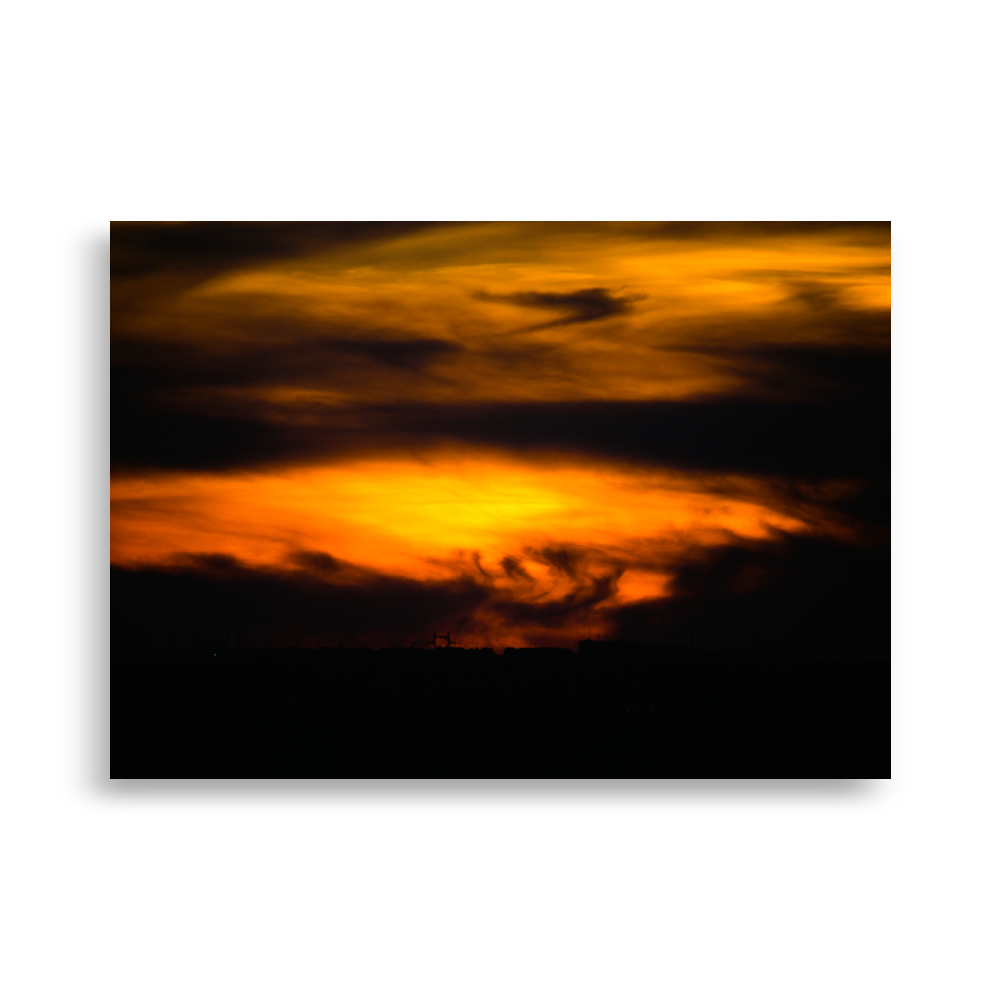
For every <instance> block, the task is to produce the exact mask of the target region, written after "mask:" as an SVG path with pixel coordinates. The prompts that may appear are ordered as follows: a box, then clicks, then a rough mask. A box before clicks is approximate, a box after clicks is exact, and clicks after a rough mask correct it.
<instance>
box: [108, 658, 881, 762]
mask: <svg viewBox="0 0 1000 1000" xmlns="http://www.w3.org/2000/svg"><path fill="white" fill-rule="evenodd" d="M112 665H113V685H112V691H113V694H112V719H113V727H112V733H113V739H112V775H113V776H114V777H163V778H175V777H205V778H218V777H240V778H250V777H278V778H298V777H623V778H624V777H886V776H888V775H889V663H888V661H877V660H852V661H849V662H833V661H827V662H805V661H803V660H801V659H800V658H799V657H798V655H797V651H796V649H795V647H793V646H781V645H778V644H775V645H765V644H756V645H751V646H749V647H746V648H742V649H734V650H729V651H727V652H725V653H711V654H710V653H705V652H700V651H698V650H695V649H691V648H686V647H651V646H642V645H639V644H628V643H614V642H608V643H596V642H588V641H586V640H585V641H583V642H581V643H580V646H579V652H578V653H574V652H573V651H571V650H567V649H508V650H506V651H505V652H504V653H503V654H495V653H494V652H493V650H489V649H487V650H474V649H459V648H451V649H445V648H439V649H426V650H421V649H413V650H410V649H401V650H400V649H385V650H367V649H294V648H289V649H284V650H278V649H261V650H239V651H237V650H231V649H226V648H225V646H224V645H222V644H219V645H218V646H212V645H211V644H205V645H204V646H203V647H202V648H199V649H191V650H186V651H183V652H165V651H159V652H120V653H115V654H113V657H112Z"/></svg>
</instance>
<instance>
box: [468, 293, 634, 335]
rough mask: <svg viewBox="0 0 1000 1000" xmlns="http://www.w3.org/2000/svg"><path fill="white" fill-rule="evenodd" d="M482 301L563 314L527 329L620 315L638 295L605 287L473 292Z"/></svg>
mask: <svg viewBox="0 0 1000 1000" xmlns="http://www.w3.org/2000/svg"><path fill="white" fill-rule="evenodd" d="M474 297H475V298H477V299H479V300H480V301H482V302H503V303H506V304H507V305H512V306H524V307H525V308H527V309H542V310H546V311H549V312H558V313H563V316H562V317H561V318H560V319H556V320H551V321H550V322H547V323H542V324H539V325H538V326H532V327H530V328H529V329H530V330H547V329H550V328H552V327H555V326H567V325H569V324H571V323H591V322H593V321H594V320H598V319H605V318H606V317H608V316H620V315H622V314H623V313H627V312H629V311H630V310H631V308H632V306H633V304H634V303H636V302H638V301H640V300H641V299H643V298H644V296H642V295H613V294H612V293H611V292H610V291H609V290H608V289H607V288H581V289H580V290H579V291H576V292H515V293H514V294H512V295H493V294H491V293H489V292H476V293H475V296H474Z"/></svg>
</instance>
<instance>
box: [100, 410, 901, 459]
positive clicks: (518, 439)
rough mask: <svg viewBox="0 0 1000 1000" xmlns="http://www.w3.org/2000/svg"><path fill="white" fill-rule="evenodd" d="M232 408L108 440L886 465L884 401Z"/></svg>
mask: <svg viewBox="0 0 1000 1000" xmlns="http://www.w3.org/2000/svg"><path fill="white" fill-rule="evenodd" d="M267 410H268V408H267V407H263V406H262V407H261V416H260V417H258V418H253V417H226V416H217V417H216V416H202V415H191V414H183V413H170V412H166V411H162V410H159V409H155V408H154V409H148V410H142V409H140V408H138V407H135V408H133V409H132V410H131V411H130V412H129V414H128V419H124V417H123V418H122V419H121V420H119V419H118V413H117V412H116V429H115V435H114V439H113V442H112V459H113V462H114V463H115V465H116V466H117V467H118V468H121V469H124V468H126V467H134V468H139V467H159V468H164V469H177V470H180V469H190V470H207V469H219V470H223V469H234V468H238V467H240V466H247V467H249V466H254V465H256V466H268V465H275V464H282V463H292V462H315V461H321V460H323V459H327V458H336V457H342V456H359V455H364V454H368V453H373V452H376V451H380V452H382V453H385V454H392V453H393V452H399V451H412V450H413V449H418V448H422V447H427V446H433V445H438V444H448V443H459V444H471V445H486V446H490V447H497V448H504V449H508V450H514V451H525V452H535V453H543V452H552V451H559V452H563V453H569V454H575V455H580V456H585V457H586V456H590V457H593V458H598V459H611V460H625V461H638V462H648V463H653V464H655V465H660V466H665V467H674V468H681V469H691V470H703V471H713V472H725V471H731V472H741V473H762V474H777V475H805V476H822V475H825V476H834V477H836V476H857V475H868V474H871V473H873V472H878V471H881V470H884V469H885V468H886V467H887V464H888V455H889V452H888V449H889V423H888V417H889V408H888V401H878V402H871V401H868V400H862V401H861V402H857V403H854V402H850V403H847V404H845V403H837V402H825V403H824V402H818V403H813V402H789V403H772V402H753V401H742V400H730V399H721V400H712V401H701V402H665V403H664V402H604V401H597V402H572V403H494V404H479V405H476V404H456V405H445V404H435V405H430V404H425V405H413V406H404V405H401V406H376V407H367V408H353V409H345V410H338V409H334V408H321V407H314V408H312V409H311V410H310V411H309V419H308V420H306V419H305V418H304V416H303V412H302V410H303V408H302V407H297V408H296V409H295V411H294V414H292V415H290V416H291V417H293V418H294V419H288V420H287V421H283V420H282V419H281V415H280V411H279V410H278V408H272V410H273V412H272V413H268V412H267Z"/></svg>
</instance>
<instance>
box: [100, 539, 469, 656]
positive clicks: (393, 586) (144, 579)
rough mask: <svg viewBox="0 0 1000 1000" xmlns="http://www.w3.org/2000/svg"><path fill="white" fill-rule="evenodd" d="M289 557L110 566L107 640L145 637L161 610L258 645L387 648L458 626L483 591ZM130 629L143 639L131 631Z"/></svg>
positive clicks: (122, 642) (329, 560) (310, 556)
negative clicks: (257, 563)
mask: <svg viewBox="0 0 1000 1000" xmlns="http://www.w3.org/2000/svg"><path fill="white" fill-rule="evenodd" d="M296 561H297V563H298V566H297V567H296V568H293V569H287V570H286V569H277V568H275V569H266V568H265V569H260V568H250V567H248V566H245V565H243V564H242V563H240V562H239V561H238V560H236V559H233V558H231V557H228V556H189V557H187V558H186V559H181V560H178V562H177V564H176V565H174V566H170V567H164V566H157V567H147V568H141V567H140V568H134V569H123V568H120V567H112V577H111V588H112V606H113V607H114V609H115V612H114V619H115V620H114V621H113V623H112V625H113V631H114V634H115V639H116V640H117V645H118V646H119V647H122V646H127V645H129V644H133V643H138V644H140V645H141V644H142V642H143V641H145V642H146V643H147V644H148V643H150V642H151V641H152V636H153V634H154V632H155V630H156V629H157V628H158V627H159V628H160V630H161V631H162V628H163V627H164V621H165V618H166V617H167V616H169V615H170V614H173V615H175V616H178V617H179V618H180V619H182V620H183V621H184V622H185V623H186V626H185V627H186V628H187V630H188V633H190V631H191V630H193V629H198V628H199V625H200V631H201V636H202V637H207V638H216V637H217V633H218V632H219V631H220V630H222V629H224V628H225V626H226V623H228V624H229V625H230V627H232V628H243V629H246V630H247V632H248V633H249V638H250V639H251V641H253V643H254V644H255V645H258V646H264V645H278V646H283V645H335V646H336V645H389V644H393V643H402V642H403V641H404V640H406V639H420V638H424V637H429V635H430V632H431V630H432V629H436V628H439V627H440V628H441V629H443V628H444V627H445V623H455V622H457V623H459V624H461V623H462V622H463V620H465V618H466V617H467V616H468V615H469V614H470V613H472V612H474V611H475V610H476V609H478V608H480V607H481V606H482V605H483V604H484V603H485V601H486V600H487V598H488V590H487V589H486V588H485V587H483V586H482V585H481V584H480V583H477V582H476V581H474V580H472V579H471V578H470V577H466V576H463V577H460V578H458V579H455V580H449V581H445V582H440V583H433V582H421V581H417V580H412V579H409V578H406V577H395V576H386V575H382V574H379V573H376V572H372V571H367V570H363V569H361V568H359V567H352V566H350V565H349V564H347V563H343V562H342V561H341V560H338V559H336V558H335V557H332V556H329V555H327V554H326V553H302V554H300V556H299V558H298V559H297V560H296ZM448 627H452V626H451V625H450V624H449V625H448ZM130 629H131V630H133V631H140V632H142V633H143V634H144V635H145V638H144V639H140V638H139V637H131V636H130V635H129V630H130ZM456 631H457V628H456ZM191 638H192V636H191V635H190V634H186V635H185V636H184V639H186V640H187V641H190V639H191Z"/></svg>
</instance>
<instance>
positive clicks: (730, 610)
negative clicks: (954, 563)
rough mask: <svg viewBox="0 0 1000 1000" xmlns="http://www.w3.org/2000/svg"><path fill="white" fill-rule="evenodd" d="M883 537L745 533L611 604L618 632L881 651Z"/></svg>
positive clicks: (817, 650)
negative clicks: (656, 584)
mask: <svg viewBox="0 0 1000 1000" xmlns="http://www.w3.org/2000/svg"><path fill="white" fill-rule="evenodd" d="M889 558H890V552H889V546H888V545H887V544H885V543H884V542H882V543H879V544H874V545H863V544H855V545H852V544H845V543H844V542H843V541H835V540H831V539H829V538H821V537H816V536H786V537H783V538H779V539H771V540H768V541H762V542H758V543H752V542H748V541H744V542H741V543H740V544H736V545H731V546H727V547H722V548H718V549H713V550H708V551H703V552H698V553H692V555H691V557H690V558H688V559H687V560H682V561H681V562H680V563H678V564H675V565H673V566H672V567H671V571H672V572H673V574H674V575H673V580H672V584H671V588H672V595H671V597H670V598H663V599H659V600H649V601H642V602H639V603H636V604H632V605H626V606H625V607H622V608H619V609H617V610H616V611H614V612H613V614H612V616H611V621H612V623H613V624H612V626H611V627H613V628H614V630H615V632H616V634H618V635H619V636H622V637H627V638H629V639H633V640H641V641H646V642H655V643H667V644H678V645H687V644H690V643H693V644H695V645H709V646H711V647H713V648H720V647H723V646H726V645H730V644H732V645H742V644H746V643H748V642H752V641H753V640H754V639H761V640H765V641H779V642H794V643H798V644H800V645H801V646H802V647H803V649H804V651H805V652H806V653H807V654H808V655H819V656H844V655H865V656H877V657H885V656H888V654H889V640H890V635H889V601H890V589H889V583H890V572H889Z"/></svg>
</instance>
